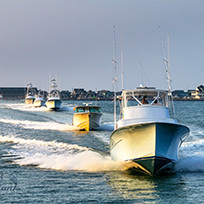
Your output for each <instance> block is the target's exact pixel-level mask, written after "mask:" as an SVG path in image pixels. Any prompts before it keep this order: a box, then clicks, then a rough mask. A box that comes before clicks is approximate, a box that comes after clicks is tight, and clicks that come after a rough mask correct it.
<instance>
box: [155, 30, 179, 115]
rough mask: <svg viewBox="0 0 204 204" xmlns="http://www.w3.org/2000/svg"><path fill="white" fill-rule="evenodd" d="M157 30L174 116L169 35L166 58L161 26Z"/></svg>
mask: <svg viewBox="0 0 204 204" xmlns="http://www.w3.org/2000/svg"><path fill="white" fill-rule="evenodd" d="M159 30H160V40H161V45H162V51H163V60H164V65H165V71H166V78H167V83H168V95H169V97H170V100H171V104H172V111H173V114H175V109H174V103H173V96H172V91H171V81H172V80H171V74H170V54H169V35H167V46H168V53H167V56H166V51H165V46H164V41H163V39H162V32H161V26H159Z"/></svg>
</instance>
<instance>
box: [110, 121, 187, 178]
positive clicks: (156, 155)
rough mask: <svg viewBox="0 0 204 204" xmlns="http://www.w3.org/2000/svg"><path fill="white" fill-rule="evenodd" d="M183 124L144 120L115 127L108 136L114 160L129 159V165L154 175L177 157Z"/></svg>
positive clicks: (182, 137)
mask: <svg viewBox="0 0 204 204" xmlns="http://www.w3.org/2000/svg"><path fill="white" fill-rule="evenodd" d="M188 133H189V129H188V128H187V127H186V126H183V125H180V124H172V123H159V122H152V123H145V124H144V123H143V124H136V125H130V126H125V127H122V128H118V129H116V130H115V131H114V132H113V133H112V135H111V138H110V139H111V142H110V154H111V157H112V159H113V160H116V161H127V162H129V165H128V168H129V169H131V168H133V169H135V170H136V171H138V172H143V173H145V174H149V175H157V174H159V173H160V172H161V171H162V170H163V169H165V168H166V167H167V166H169V165H171V164H172V163H174V162H175V161H176V160H177V159H178V151H179V146H180V145H181V142H182V141H183V140H184V138H185V137H186V136H187V135H188Z"/></svg>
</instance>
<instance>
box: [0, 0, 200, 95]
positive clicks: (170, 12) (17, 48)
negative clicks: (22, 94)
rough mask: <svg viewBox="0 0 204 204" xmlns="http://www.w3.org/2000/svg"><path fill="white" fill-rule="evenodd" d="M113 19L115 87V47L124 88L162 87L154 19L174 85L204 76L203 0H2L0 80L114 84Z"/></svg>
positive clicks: (67, 86)
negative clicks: (122, 69)
mask: <svg viewBox="0 0 204 204" xmlns="http://www.w3.org/2000/svg"><path fill="white" fill-rule="evenodd" d="M114 25H115V35H116V59H117V75H118V81H117V87H118V88H117V89H118V90H121V74H120V73H121V50H122V51H123V67H124V89H134V88H136V87H137V86H139V85H140V84H141V83H142V84H143V85H145V86H155V87H157V88H162V89H167V87H168V86H167V82H166V73H165V66H164V62H163V54H162V45H161V38H160V30H159V26H161V33H162V39H163V41H164V44H165V48H166V50H168V49H167V48H168V45H167V44H168V43H167V35H168V36H169V55H170V59H169V61H170V71H171V76H172V89H173V90H176V89H183V90H188V89H195V88H196V87H197V86H199V85H201V84H204V1H202V0H185V1H183V0H9V1H8V0H0V87H16V86H17V87H25V86H26V85H27V84H28V83H29V82H31V83H32V84H33V86H35V87H37V88H38V89H43V90H48V89H49V80H50V78H57V81H58V85H59V89H60V90H69V91H72V89H73V88H84V89H86V90H87V91H88V90H112V89H113V85H112V81H113V64H112V59H113V56H114V46H113V26H114ZM122 39H123V40H122ZM122 47H123V49H122Z"/></svg>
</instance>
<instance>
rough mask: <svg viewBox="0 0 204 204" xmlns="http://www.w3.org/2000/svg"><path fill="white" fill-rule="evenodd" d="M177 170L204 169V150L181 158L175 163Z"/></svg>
mask: <svg viewBox="0 0 204 204" xmlns="http://www.w3.org/2000/svg"><path fill="white" fill-rule="evenodd" d="M175 171H177V172H200V171H204V152H202V153H201V152H200V153H195V154H193V155H191V156H188V157H185V158H181V159H179V160H178V161H177V162H176V164H175Z"/></svg>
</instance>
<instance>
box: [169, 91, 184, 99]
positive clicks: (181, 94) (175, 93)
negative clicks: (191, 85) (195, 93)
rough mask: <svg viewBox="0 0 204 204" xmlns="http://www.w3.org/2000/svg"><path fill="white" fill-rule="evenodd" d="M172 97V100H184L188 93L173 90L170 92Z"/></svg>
mask: <svg viewBox="0 0 204 204" xmlns="http://www.w3.org/2000/svg"><path fill="white" fill-rule="evenodd" d="M172 95H173V97H174V99H184V98H187V97H188V92H185V91H184V90H175V91H172Z"/></svg>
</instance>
